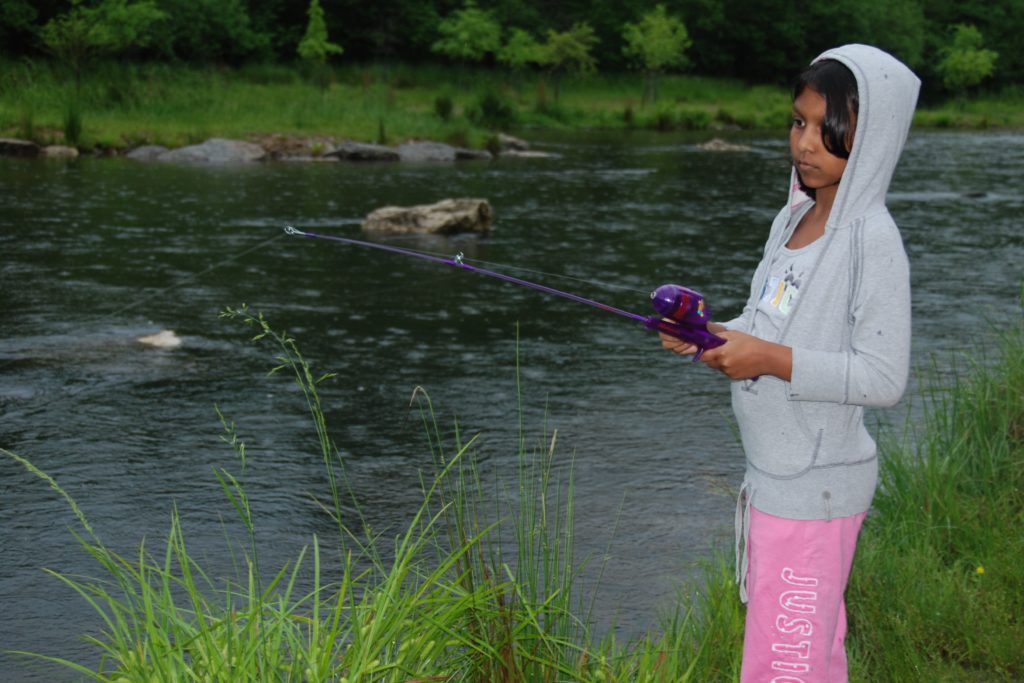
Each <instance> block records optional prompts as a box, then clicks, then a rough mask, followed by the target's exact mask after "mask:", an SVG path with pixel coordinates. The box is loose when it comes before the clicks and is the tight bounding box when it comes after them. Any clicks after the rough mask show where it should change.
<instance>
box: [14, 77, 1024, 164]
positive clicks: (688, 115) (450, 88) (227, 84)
mask: <svg viewBox="0 0 1024 683" xmlns="http://www.w3.org/2000/svg"><path fill="white" fill-rule="evenodd" d="M0 71H2V73H3V78H2V81H0V137H14V138H19V139H25V140H31V141H33V142H36V143H37V144H40V145H68V146H73V147H75V148H77V149H79V150H80V151H83V152H99V153H121V152H124V151H126V150H129V149H132V148H136V147H139V146H142V145H163V146H166V147H171V148H174V147H181V146H184V145H189V144H196V143H200V142H202V141H204V140H207V139H209V138H213V137H219V138H233V139H239V140H256V139H261V138H262V139H266V138H267V136H273V135H277V136H282V137H283V138H284V139H289V140H293V139H296V138H298V139H302V140H306V141H307V144H308V147H309V151H310V152H311V153H312V154H316V153H317V151H318V150H321V149H325V148H327V147H328V146H330V145H337V144H339V143H341V142H343V141H344V140H354V141H359V142H369V143H379V144H385V145H387V144H397V143H401V142H404V141H407V140H436V141H439V142H445V143H448V144H451V145H454V146H457V147H470V148H477V149H482V148H489V147H490V148H493V147H494V146H495V145H496V144H497V142H496V134H497V132H498V131H505V132H518V133H520V134H527V135H528V132H529V131H530V130H534V129H543V130H579V129H586V130H589V129H607V130H630V129H646V130H664V131H670V130H698V131H704V130H707V131H743V130H764V129H778V130H781V129H783V128H784V127H785V126H786V125H787V123H788V120H789V111H790V104H789V96H788V93H787V92H786V90H785V89H784V88H781V87H776V86H749V85H747V84H745V83H742V82H739V81H728V80H722V79H709V78H702V77H699V76H687V75H665V76H663V77H662V78H661V79H660V83H659V87H658V99H657V101H655V102H647V103H645V102H643V101H642V98H641V93H642V91H643V79H642V77H641V75H640V74H639V73H622V74H594V75H590V76H586V77H579V78H565V79H564V80H563V82H562V83H561V84H560V86H559V87H558V88H557V92H556V89H555V88H554V87H553V85H552V82H551V81H550V79H548V78H546V77H544V76H543V75H542V74H535V73H528V74H511V73H508V72H504V71H498V70H488V69H470V68H465V69H462V70H459V69H454V68H451V67H448V68H441V67H434V66H430V65H407V64H394V65H346V66H339V67H335V68H334V69H333V70H332V72H331V75H330V77H329V78H328V79H327V80H326V81H325V83H326V85H320V84H318V83H316V82H312V81H310V80H308V79H304V78H303V77H302V75H301V74H300V73H299V72H298V71H296V70H295V69H292V68H289V67H284V66H252V67H246V68H241V69H227V68H223V69H198V68H192V67H186V66H169V65H165V64H114V63H110V64H103V65H100V66H98V67H96V68H94V69H93V70H91V71H90V72H88V73H86V74H85V75H84V76H83V78H82V81H81V83H80V84H79V85H78V86H77V87H76V85H75V83H74V81H73V80H72V79H70V78H69V77H68V76H67V75H66V74H63V73H61V72H60V71H59V70H58V69H56V68H55V67H54V66H53V65H51V64H49V63H45V62H28V61H23V62H16V63H4V64H0ZM915 124H916V125H920V126H925V127H945V128H950V127H953V128H972V129H979V128H991V127H1008V128H1024V92H1022V91H1021V90H1020V89H1019V88H1016V89H1013V88H1009V89H1007V90H1005V91H1004V92H1003V93H1002V94H1001V95H999V96H997V97H990V96H982V97H979V98H976V99H971V100H967V101H957V102H950V103H945V104H941V105H938V106H925V107H922V108H920V109H919V111H918V113H917V116H916V118H915Z"/></svg>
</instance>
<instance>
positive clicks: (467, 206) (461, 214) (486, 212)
mask: <svg viewBox="0 0 1024 683" xmlns="http://www.w3.org/2000/svg"><path fill="white" fill-rule="evenodd" d="M362 227H363V231H364V232H370V233H375V234H380V235H400V234H409V233H426V234H434V235H454V234H457V233H462V232H476V233H480V234H481V235H487V234H489V233H490V231H491V205H490V204H489V203H488V202H487V200H486V199H443V200H441V201H439V202H437V203H436V204H423V205H419V206H407V207H403V206H385V207H382V208H380V209H377V210H376V211H373V212H371V213H370V215H368V216H367V217H366V220H365V221H363V226H362Z"/></svg>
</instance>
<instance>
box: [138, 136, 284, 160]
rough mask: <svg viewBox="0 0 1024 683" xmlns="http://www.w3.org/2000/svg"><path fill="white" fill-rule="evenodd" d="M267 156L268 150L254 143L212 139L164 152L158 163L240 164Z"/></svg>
mask: <svg viewBox="0 0 1024 683" xmlns="http://www.w3.org/2000/svg"><path fill="white" fill-rule="evenodd" d="M266 155H267V152H266V150H264V149H263V148H262V147H260V146H259V145H257V144H255V143H252V142H245V141H243V140H225V139H223V138H210V139H209V140H207V141H206V142H203V143H201V144H198V145H189V146H188V147H180V148H178V149H172V150H170V151H169V152H164V153H163V154H161V155H159V156H158V157H157V161H177V162H196V163H210V164H240V163H248V162H251V161H260V160H261V159H263V158H264V157H265V156H266Z"/></svg>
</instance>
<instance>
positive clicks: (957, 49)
mask: <svg viewBox="0 0 1024 683" xmlns="http://www.w3.org/2000/svg"><path fill="white" fill-rule="evenodd" d="M983 44H984V39H983V38H982V35H981V31H979V30H978V29H977V27H975V26H970V25H967V24H957V25H956V26H954V27H953V36H952V43H951V44H950V45H949V46H948V47H947V48H945V49H944V50H943V57H942V61H940V62H939V64H938V67H937V69H938V72H939V74H940V75H941V76H942V84H943V85H944V86H945V87H946V88H947V89H948V90H950V91H952V92H954V93H956V94H957V95H961V96H962V95H963V94H965V93H966V92H967V90H968V89H969V88H972V87H974V86H976V85H978V84H979V83H981V82H982V81H983V80H985V79H986V78H988V77H989V76H991V75H992V71H993V69H994V68H995V62H996V58H997V57H998V54H997V53H995V52H994V51H992V50H987V49H985V48H984V47H983Z"/></svg>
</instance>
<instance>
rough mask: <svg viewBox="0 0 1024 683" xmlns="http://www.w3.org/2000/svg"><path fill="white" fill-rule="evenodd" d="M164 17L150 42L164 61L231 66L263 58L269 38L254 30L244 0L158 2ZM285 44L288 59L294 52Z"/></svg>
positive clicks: (263, 33)
mask: <svg viewBox="0 0 1024 683" xmlns="http://www.w3.org/2000/svg"><path fill="white" fill-rule="evenodd" d="M158 1H159V3H160V8H161V9H162V10H163V11H164V12H165V13H166V15H167V18H166V19H165V20H164V21H163V22H161V24H160V31H159V32H158V34H157V35H156V37H155V39H154V42H153V51H154V52H155V53H156V54H157V55H159V56H160V57H162V58H164V59H169V60H174V61H177V60H186V61H189V62H193V63H201V64H213V63H223V62H228V63H234V64H241V63H242V62H244V61H247V60H253V59H266V58H267V57H268V56H269V48H270V43H271V36H270V34H269V33H266V32H264V31H259V30H256V29H255V28H254V27H253V25H252V21H251V19H250V16H249V11H248V9H247V8H246V4H245V2H244V0H158ZM294 46H295V42H294V40H293V41H292V42H291V43H290V44H289V45H288V54H287V56H288V57H291V56H292V55H293V54H294V52H293V50H294Z"/></svg>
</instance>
